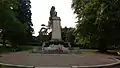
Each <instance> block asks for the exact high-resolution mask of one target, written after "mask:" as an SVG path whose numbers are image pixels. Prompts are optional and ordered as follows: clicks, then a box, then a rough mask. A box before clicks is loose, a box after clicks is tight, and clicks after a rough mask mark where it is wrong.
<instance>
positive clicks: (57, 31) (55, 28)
mask: <svg viewBox="0 0 120 68" xmlns="http://www.w3.org/2000/svg"><path fill="white" fill-rule="evenodd" d="M51 19H52V20H51V22H52V38H51V40H59V41H61V40H62V38H61V19H60V17H51Z"/></svg>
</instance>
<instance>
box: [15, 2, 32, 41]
mask: <svg viewBox="0 0 120 68" xmlns="http://www.w3.org/2000/svg"><path fill="white" fill-rule="evenodd" d="M30 9H31V2H30V0H18V9H17V10H16V12H17V18H18V20H19V21H20V22H21V23H22V24H25V25H26V27H27V28H26V31H27V36H26V42H31V41H32V40H33V37H32V34H33V32H34V29H33V27H32V26H33V24H32V21H31V15H32V13H31V10H30Z"/></svg>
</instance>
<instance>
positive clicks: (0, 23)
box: [0, 0, 26, 46]
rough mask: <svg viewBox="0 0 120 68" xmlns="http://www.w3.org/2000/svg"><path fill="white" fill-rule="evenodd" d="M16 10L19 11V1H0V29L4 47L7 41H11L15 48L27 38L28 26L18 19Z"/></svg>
mask: <svg viewBox="0 0 120 68" xmlns="http://www.w3.org/2000/svg"><path fill="white" fill-rule="evenodd" d="M16 9H18V1H17V0H0V29H1V30H2V32H1V35H2V40H3V45H5V40H9V41H10V43H11V44H12V45H13V46H15V45H17V44H18V43H19V42H20V41H22V39H23V37H24V36H25V32H26V31H25V29H26V26H25V25H24V24H21V23H20V21H19V20H18V19H17V18H16V12H15V11H14V10H16Z"/></svg>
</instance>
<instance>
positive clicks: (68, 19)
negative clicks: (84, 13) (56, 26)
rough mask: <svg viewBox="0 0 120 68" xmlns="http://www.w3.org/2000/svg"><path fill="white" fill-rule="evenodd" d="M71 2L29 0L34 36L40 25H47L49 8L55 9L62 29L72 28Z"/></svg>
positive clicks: (69, 0)
mask: <svg viewBox="0 0 120 68" xmlns="http://www.w3.org/2000/svg"><path fill="white" fill-rule="evenodd" d="M71 1H72V0H31V6H32V8H31V11H32V22H33V25H34V26H33V27H34V30H35V34H34V35H35V36H37V35H38V31H39V30H40V28H41V24H46V25H47V24H48V20H49V16H50V14H49V12H50V9H51V6H55V7H56V11H57V14H58V16H59V17H60V18H61V25H62V27H64V26H68V27H74V26H75V23H74V22H76V19H75V15H74V14H73V11H72V9H71Z"/></svg>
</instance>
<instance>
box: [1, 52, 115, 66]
mask: <svg viewBox="0 0 120 68" xmlns="http://www.w3.org/2000/svg"><path fill="white" fill-rule="evenodd" d="M0 62H2V63H7V64H15V65H27V66H35V67H56V66H58V67H70V66H77V65H80V66H86V65H87V66H91V65H101V64H109V63H114V62H116V60H115V58H114V56H109V55H104V54H95V53H84V54H42V55H41V54H40V53H29V52H16V53H9V54H2V57H0Z"/></svg>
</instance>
